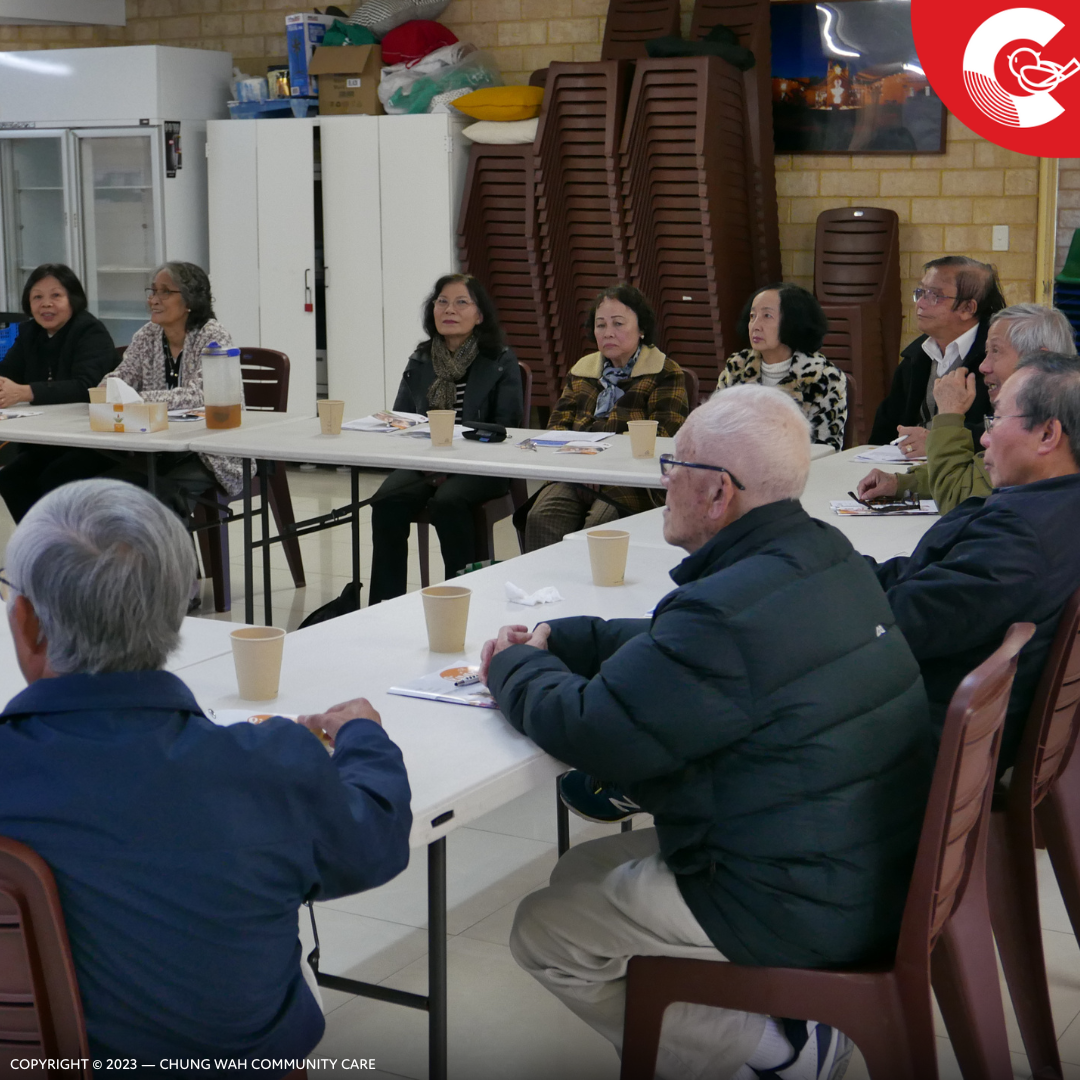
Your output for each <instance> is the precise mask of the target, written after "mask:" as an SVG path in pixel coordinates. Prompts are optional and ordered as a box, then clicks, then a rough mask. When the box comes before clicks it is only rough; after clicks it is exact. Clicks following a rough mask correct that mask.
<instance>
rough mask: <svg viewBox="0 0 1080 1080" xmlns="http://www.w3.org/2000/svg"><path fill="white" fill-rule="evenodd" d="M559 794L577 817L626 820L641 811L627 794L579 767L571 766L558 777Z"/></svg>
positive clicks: (590, 819) (611, 820) (606, 822)
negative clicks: (573, 767) (571, 767)
mask: <svg viewBox="0 0 1080 1080" xmlns="http://www.w3.org/2000/svg"><path fill="white" fill-rule="evenodd" d="M559 798H560V799H562V801H563V805H564V806H566V808H567V809H568V810H572V811H573V812H574V813H575V814H577V816H578V817H579V818H584V819H585V820H586V821H598V822H600V824H602V825H610V824H613V823H615V822H619V821H625V820H626V819H627V818H628V817H633V815H634V814H637V813H639V812H640V811H641V807H640V806H638V804H637V803H636V802H634V800H633V799H631V798H630V796H629V795H624V794H623V793H622V792H621V791H620V790H619V789H618V788H617V787H614V786H613V785H611V784H605V783H604V782H603V781H602V780H597V779H596V778H595V777H592V776H589V774H588V773H583V772H582V771H581V770H580V769H571V770H570V772H568V773H563V774H562V776H560V777H559Z"/></svg>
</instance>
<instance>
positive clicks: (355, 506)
mask: <svg viewBox="0 0 1080 1080" xmlns="http://www.w3.org/2000/svg"><path fill="white" fill-rule="evenodd" d="M352 577H353V584H354V585H355V586H356V602H357V604H359V603H360V470H359V468H357V466H355V465H354V466H353V468H352Z"/></svg>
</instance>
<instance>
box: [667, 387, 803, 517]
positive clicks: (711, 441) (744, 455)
mask: <svg viewBox="0 0 1080 1080" xmlns="http://www.w3.org/2000/svg"><path fill="white" fill-rule="evenodd" d="M682 430H683V431H684V432H686V433H687V434H688V435H689V436H690V437H691V438H692V439H693V442H694V447H695V450H696V452H697V453H698V454H702V455H704V463H706V464H709V465H723V466H725V467H726V468H730V469H731V471H732V472H733V473H734V474H735V476H737V477H738V479H739V481H740V483H742V484H744V485H745V486H746V491H745V492H743V493H741V494H742V496H743V499H744V500H745V501H746V502H747V503H748V504H749V505H750V506H764V505H765V504H766V503H771V502H778V501H779V500H781V499H798V498H799V497H800V496H801V495H802V493H803V489H804V488H805V487H806V478H807V477H808V476H809V475H810V423H809V421H808V420H807V419H806V417H805V416H804V415H803V411H802V409H800V408H799V406H798V405H796V404H795V402H794V401H792V399H791V398H789V397H788V396H787V394H785V393H784V392H783V390H777V389H776V388H775V387H772V386H761V385H760V384H759V383H743V384H741V385H738V386H732V387H729V388H728V389H726V390H723V391H721V392H720V393H717V394H714V395H713V396H712V397H711V398H710V399H709V400H708V401H706V402H705V403H704V404H703V405H701V406H699V407H698V408H697V409H695V410H694V411H693V412H692V413H691V414H690V416H689V418H688V419H687V421H686V423H685V424H684V425H683V428H682ZM713 458H715V459H716V460H715V461H714V460H713Z"/></svg>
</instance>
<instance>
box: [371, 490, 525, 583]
mask: <svg viewBox="0 0 1080 1080" xmlns="http://www.w3.org/2000/svg"><path fill="white" fill-rule="evenodd" d="M436 479H437V478H436V477H435V476H433V475H431V474H426V473H422V472H413V471H412V470H411V469H395V470H394V471H393V472H392V473H391V474H390V475H389V476H388V477H387V478H386V479H385V480H384V481H383V483H382V486H381V487H380V488H379V490H378V492H377V493H376V495H375V497H374V499H373V500H372V503H371V542H372V549H373V550H372V554H371V592H370V593H369V594H368V603H369V604H377V603H378V602H379V601H380V600H390V599H391V598H393V597H395V596H401V594H402V593H403V592H405V589H406V584H407V581H408V566H409V529H410V527H411V525H412V523H413V521H414V520H415V519H416V517H417V515H418V514H419V513H420V511H421V510H424V509H425V508H426V509H427V512H428V517H429V518H430V519H431V523H432V525H434V526H435V531H436V532H437V533H438V534H439V546H440V547H441V548H442V555H443V566H444V567H445V569H446V577H447V578H451V577H453V576H454V575H455V574H457V573H458V572H459V571H461V570H464V569H465V567H466V565H468V563H470V562H472V561H473V559H474V558H475V547H474V530H473V514H472V510H473V507H474V506H477V505H479V504H480V503H484V502H487V501H488V499H497V498H499V497H500V496H501V495H505V494H506V493H507V492H508V491H509V490H510V481H509V480H507V479H506V478H505V477H497V476H448V477H446V479H445V480H444V481H443V483H441V484H439V485H438V486H436Z"/></svg>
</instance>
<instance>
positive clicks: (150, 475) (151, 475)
mask: <svg viewBox="0 0 1080 1080" xmlns="http://www.w3.org/2000/svg"><path fill="white" fill-rule="evenodd" d="M146 490H147V491H149V492H150V494H151V495H153V496H154V497H155V498H157V454H155V453H154V452H153V451H151V452H150V453H149V454H147V455H146Z"/></svg>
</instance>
